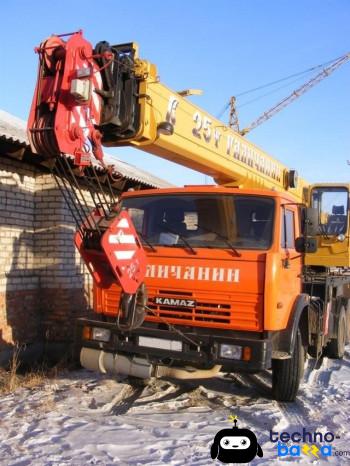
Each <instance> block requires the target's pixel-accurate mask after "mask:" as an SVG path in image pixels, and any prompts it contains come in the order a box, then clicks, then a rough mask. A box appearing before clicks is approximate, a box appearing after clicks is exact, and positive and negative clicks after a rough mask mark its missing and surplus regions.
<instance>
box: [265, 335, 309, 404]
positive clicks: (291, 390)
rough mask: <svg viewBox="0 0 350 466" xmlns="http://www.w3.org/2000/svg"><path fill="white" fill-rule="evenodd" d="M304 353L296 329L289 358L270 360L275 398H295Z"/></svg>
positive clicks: (302, 367)
mask: <svg viewBox="0 0 350 466" xmlns="http://www.w3.org/2000/svg"><path fill="white" fill-rule="evenodd" d="M304 354H305V350H304V347H303V344H302V339H301V334H300V331H299V330H298V333H297V335H296V338H295V344H294V348H293V352H292V355H291V357H290V359H273V360H272V396H273V398H274V399H275V400H278V401H294V400H295V398H296V396H297V393H298V389H299V385H300V379H301V377H302V374H303V370H304V364H305V358H304Z"/></svg>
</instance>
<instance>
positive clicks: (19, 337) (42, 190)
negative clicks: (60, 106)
mask: <svg viewBox="0 0 350 466" xmlns="http://www.w3.org/2000/svg"><path fill="white" fill-rule="evenodd" d="M74 230H75V228H74V223H73V220H72V218H71V215H70V213H69V210H68V208H67V206H66V205H65V202H64V199H63V198H62V196H61V193H60V191H59V190H58V188H57V187H56V185H55V182H54V180H53V179H52V177H51V176H50V175H49V174H46V173H43V172H41V171H39V170H38V169H36V168H34V167H33V166H31V165H26V164H24V163H23V162H19V161H16V160H13V159H9V158H5V157H2V156H1V155H0V245H1V247H0V350H1V349H3V348H6V347H9V346H11V345H12V344H13V343H14V342H17V341H18V342H19V343H33V342H36V341H40V340H42V339H45V338H46V339H49V340H52V341H66V340H69V339H70V338H71V336H72V331H73V326H72V322H73V320H75V318H76V317H78V316H81V315H86V313H88V312H89V308H90V307H91V304H92V303H91V296H92V283H91V278H90V275H89V274H88V273H87V270H86V268H85V267H84V265H83V264H82V261H81V260H80V256H79V254H78V253H77V251H76V250H75V247H74V244H73V232H74Z"/></svg>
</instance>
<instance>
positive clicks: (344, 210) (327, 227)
mask: <svg viewBox="0 0 350 466" xmlns="http://www.w3.org/2000/svg"><path fill="white" fill-rule="evenodd" d="M348 203H349V192H348V190H347V189H346V188H345V187H344V188H343V187H328V186H326V187H323V186H321V187H317V188H313V190H312V195H311V207H314V208H316V209H317V211H318V223H319V227H320V232H321V233H323V234H325V235H330V236H332V235H340V234H345V233H346V231H347V225H348V209H349V206H348Z"/></svg>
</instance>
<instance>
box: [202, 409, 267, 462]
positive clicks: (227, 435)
mask: <svg viewBox="0 0 350 466" xmlns="http://www.w3.org/2000/svg"><path fill="white" fill-rule="evenodd" d="M230 419H232V420H233V422H234V424H235V425H234V426H233V427H232V428H231V429H222V430H220V431H219V432H218V433H217V434H216V435H215V438H214V443H213V444H212V446H211V449H210V454H211V457H212V458H213V459H215V458H217V459H218V460H219V461H221V462H222V463H226V464H227V463H249V461H251V460H253V459H254V458H255V457H256V455H258V456H259V457H260V458H262V457H263V456H264V454H263V451H262V449H261V446H260V445H259V443H258V440H257V438H256V435H255V434H254V432H252V431H251V430H249V429H239V428H238V427H237V417H235V416H230Z"/></svg>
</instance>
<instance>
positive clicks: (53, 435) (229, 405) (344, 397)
mask: <svg viewBox="0 0 350 466" xmlns="http://www.w3.org/2000/svg"><path fill="white" fill-rule="evenodd" d="M310 367H311V363H310V361H308V363H307V366H306V371H305V379H304V383H303V385H302V387H301V390H300V395H299V397H298V400H297V401H296V402H295V403H278V402H276V401H273V400H271V399H270V398H269V392H268V385H269V384H270V374H269V373H268V372H266V373H262V374H260V375H258V376H247V375H246V376H242V375H239V376H238V375H230V376H226V377H224V376H222V377H218V378H216V379H212V380H209V381H203V382H201V383H200V385H194V384H191V383H175V382H169V381H165V380H156V381H151V382H150V383H149V384H148V385H147V386H142V385H141V384H131V383H128V381H127V380H125V381H119V382H118V381H116V380H113V379H111V378H108V377H104V376H101V377H100V376H96V374H92V373H89V372H87V371H83V370H81V371H76V372H70V373H67V374H65V375H63V376H60V377H58V378H57V379H55V380H54V381H52V382H50V383H48V384H46V385H45V386H43V387H42V388H40V389H35V390H28V389H19V390H18V391H17V392H16V393H14V394H10V395H7V396H3V397H2V398H1V405H0V439H1V440H0V464H1V465H6V466H27V465H35V466H41V465H45V466H48V465H57V466H58V465H61V466H63V465H72V466H86V465H105V466H107V465H134V466H136V465H145V464H147V465H174V466H175V465H195V466H199V465H212V464H222V463H219V462H218V461H216V462H215V461H213V460H212V459H211V458H210V450H209V449H210V445H211V443H212V441H213V438H214V436H215V434H216V433H217V432H218V431H219V430H221V429H223V428H229V427H231V425H232V424H230V422H229V421H228V420H227V418H228V416H229V415H230V414H234V415H237V416H238V418H239V427H243V426H246V427H248V428H250V429H251V430H253V431H254V432H255V434H256V436H257V438H258V441H259V443H260V445H261V446H262V449H263V452H264V457H263V458H261V459H260V458H258V457H257V458H256V459H255V460H253V461H252V463H251V464H254V465H255V464H256V465H265V466H266V465H271V464H280V463H281V461H283V462H285V461H287V462H288V463H291V464H293V463H294V464H302V465H304V464H316V465H318V464H321V465H322V464H334V465H343V464H344V465H345V464H349V461H350V457H349V456H348V457H346V456H342V457H340V456H335V455H333V456H330V457H324V458H320V459H317V458H316V457H315V456H313V455H312V454H311V453H309V456H308V455H307V454H306V453H302V454H301V456H300V457H291V456H288V457H284V458H283V459H277V458H278V457H277V450H276V443H272V442H271V441H270V439H269V431H270V429H271V430H273V431H278V432H282V431H288V432H289V433H292V432H295V431H299V432H300V431H302V429H303V427H305V428H306V429H307V430H308V431H311V432H313V431H314V430H316V431H319V432H323V433H325V432H327V431H331V432H333V433H334V434H335V435H337V436H339V437H340V438H339V439H335V440H334V442H333V443H332V445H333V453H334V452H335V450H337V451H339V450H349V449H350V420H349V417H350V415H349V412H350V404H349V400H350V352H349V349H348V351H347V353H346V356H345V358H344V360H343V361H334V360H329V359H325V360H324V362H323V365H322V367H321V369H319V370H314V371H311V370H310ZM318 445H319V444H318ZM319 446H320V445H319Z"/></svg>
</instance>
